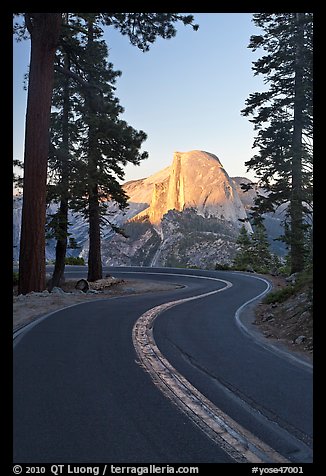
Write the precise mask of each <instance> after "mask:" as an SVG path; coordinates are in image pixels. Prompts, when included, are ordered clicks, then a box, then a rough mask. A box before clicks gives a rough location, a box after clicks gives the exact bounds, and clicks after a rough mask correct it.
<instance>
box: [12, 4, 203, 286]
mask: <svg viewBox="0 0 326 476" xmlns="http://www.w3.org/2000/svg"><path fill="white" fill-rule="evenodd" d="M15 15H23V16H24V20H25V21H24V23H23V24H20V23H19V22H17V23H16V24H15V26H14V32H15V33H16V35H17V38H18V39H22V38H26V37H27V35H26V29H27V30H28V33H29V36H30V38H31V61H30V71H29V83H28V98H27V114H26V134H25V151H24V195H23V210H22V227H21V243H20V258H19V292H20V293H23V294H26V293H28V292H30V291H41V290H43V289H44V288H45V222H46V180H47V161H48V155H49V128H50V109H51V96H52V87H53V72H54V59H55V52H56V48H57V44H58V40H59V37H60V34H62V35H61V36H62V37H64V34H65V29H64V27H62V17H63V14H62V13H25V14H20V13H17V14H15ZM72 15H73V16H74V18H76V19H77V20H78V18H80V15H82V14H78V13H73V14H72ZM93 15H94V21H95V23H96V24H97V25H100V24H103V25H113V26H114V27H115V28H117V29H119V30H120V31H121V33H122V34H126V35H128V36H129V38H130V41H131V43H132V44H134V45H136V46H137V47H138V48H140V49H141V50H143V51H147V50H148V49H149V46H150V44H151V43H153V42H154V41H155V39H156V38H157V37H162V38H172V37H173V36H175V34H176V30H175V27H174V24H175V23H176V22H179V21H181V22H182V23H183V24H184V25H191V26H192V28H193V29H194V30H197V29H198V25H194V24H193V17H192V16H191V15H180V14H178V13H172V14H171V13H154V14H153V13H97V14H93ZM74 28H77V31H79V32H81V33H83V31H82V29H80V28H78V25H77V26H74ZM62 72H64V73H65V74H67V75H68V76H70V77H72V76H74V77H75V79H76V75H75V74H72V73H71V72H70V71H69V70H67V69H66V68H62ZM77 77H78V76H77ZM63 213H65V210H63Z"/></svg>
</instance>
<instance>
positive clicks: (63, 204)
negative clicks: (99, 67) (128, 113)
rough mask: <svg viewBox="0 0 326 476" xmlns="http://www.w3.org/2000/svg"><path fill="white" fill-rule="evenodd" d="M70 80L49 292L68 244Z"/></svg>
mask: <svg viewBox="0 0 326 476" xmlns="http://www.w3.org/2000/svg"><path fill="white" fill-rule="evenodd" d="M64 67H65V69H66V70H67V71H69V70H70V61H69V58H68V55H67V54H65V57H64ZM69 83H70V78H69V77H68V76H65V79H64V86H63V110H62V148H61V151H60V152H61V153H60V158H61V201H60V207H59V211H58V213H59V236H58V238H57V243H56V247H55V266H54V270H53V275H52V279H51V286H50V290H51V289H52V288H53V287H54V286H60V285H61V284H62V281H63V280H64V272H65V259H66V252H67V242H68V197H69V112H70V96H69V92H70V89H69Z"/></svg>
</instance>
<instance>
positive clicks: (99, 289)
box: [13, 278, 181, 331]
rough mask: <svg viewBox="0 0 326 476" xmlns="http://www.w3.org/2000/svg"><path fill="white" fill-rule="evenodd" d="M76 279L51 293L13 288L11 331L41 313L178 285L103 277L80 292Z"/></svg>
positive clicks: (157, 290) (175, 287)
mask: <svg viewBox="0 0 326 476" xmlns="http://www.w3.org/2000/svg"><path fill="white" fill-rule="evenodd" d="M76 282H77V281H76V280H75V279H70V280H67V281H66V282H65V284H64V285H63V286H62V289H61V290H60V289H59V290H55V291H54V292H52V293H49V292H47V291H44V292H42V293H33V292H32V293H29V294H26V295H24V296H23V295H20V296H18V295H17V287H14V289H13V330H14V331H15V330H17V329H19V328H20V327H22V326H24V325H25V324H28V323H29V322H32V321H34V320H35V319H37V318H39V317H41V316H43V315H45V314H48V313H50V312H53V311H56V310H59V309H62V308H64V307H67V306H71V305H73V304H78V303H82V302H87V301H92V300H96V299H106V298H112V297H116V296H126V295H133V294H144V293H151V292H155V293H156V292H161V291H171V290H174V289H178V288H180V287H181V286H180V285H177V284H173V283H162V282H159V281H147V280H146V281H145V280H136V279H128V280H121V279H115V278H107V279H103V280H101V283H100V284H99V283H97V284H96V283H94V285H92V284H91V285H90V288H91V290H90V292H87V293H84V292H83V291H77V290H76V289H75V285H76Z"/></svg>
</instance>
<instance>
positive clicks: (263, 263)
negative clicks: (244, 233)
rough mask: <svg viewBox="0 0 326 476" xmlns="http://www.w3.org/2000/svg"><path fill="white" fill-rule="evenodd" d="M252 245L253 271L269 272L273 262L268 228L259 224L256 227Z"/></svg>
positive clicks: (252, 236)
mask: <svg viewBox="0 0 326 476" xmlns="http://www.w3.org/2000/svg"><path fill="white" fill-rule="evenodd" d="M251 243H252V251H251V264H252V267H253V269H254V270H255V271H257V272H258V273H267V272H269V271H270V269H271V265H272V261H273V260H272V255H271V252H270V250H269V243H268V239H267V233H266V228H265V226H264V224H263V223H259V224H257V225H256V226H255V227H254V231H253V234H252V235H251Z"/></svg>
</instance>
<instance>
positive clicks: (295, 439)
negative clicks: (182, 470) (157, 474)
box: [13, 267, 312, 464]
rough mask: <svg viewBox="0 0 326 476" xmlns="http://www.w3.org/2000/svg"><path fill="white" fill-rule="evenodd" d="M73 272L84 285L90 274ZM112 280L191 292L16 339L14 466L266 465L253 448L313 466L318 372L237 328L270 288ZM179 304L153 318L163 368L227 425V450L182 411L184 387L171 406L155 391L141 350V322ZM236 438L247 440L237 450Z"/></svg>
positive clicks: (80, 308) (51, 322)
mask: <svg viewBox="0 0 326 476" xmlns="http://www.w3.org/2000/svg"><path fill="white" fill-rule="evenodd" d="M69 269H70V270H72V269H73V271H71V273H74V275H75V276H76V277H77V276H80V277H82V276H85V275H86V271H85V268H83V267H80V268H76V267H74V268H69ZM135 272H137V275H136V274H135ZM110 273H111V274H113V275H114V276H121V277H125V278H128V277H129V278H139V279H150V280H153V279H155V280H160V281H168V282H172V283H177V284H182V285H184V287H183V288H181V289H176V290H175V291H172V292H171V291H168V292H160V293H155V294H154V293H149V294H145V295H133V296H128V297H127V296H122V297H118V298H109V299H103V300H101V299H97V300H95V301H88V302H86V303H83V304H78V305H74V306H71V307H68V308H66V309H63V310H61V311H57V312H55V313H52V314H51V315H50V316H49V317H47V318H46V319H43V320H41V321H39V322H38V323H37V325H34V326H27V327H26V328H25V330H24V331H23V332H20V334H19V335H18V336H15V337H16V338H15V339H14V376H13V378H14V462H16V463H36V462H37V463H46V462H49V463H101V462H102V463H103V462H113V463H162V464H167V463H179V464H182V463H236V462H240V461H241V454H242V453H243V454H244V450H243V448H249V450H250V448H254V449H253V450H252V453H253V454H254V457H255V455H258V457H261V455H260V454H259V451H258V450H257V451H258V453H257V451H256V450H255V444H256V443H255V442H257V441H258V442H261V444H262V445H263V446H264V445H265V446H266V447H267V448H269V449H271V453H268V452H267V453H264V454H263V457H262V458H263V459H262V460H263V461H265V462H269V461H270V462H273V461H288V462H300V463H304V462H311V461H312V368H311V367H310V366H309V365H308V364H307V363H306V362H305V361H301V360H300V359H297V358H292V357H291V355H287V354H286V353H284V352H278V351H277V349H273V348H270V347H269V345H268V344H266V343H264V341H263V340H261V339H258V338H256V337H255V336H253V335H252V334H251V333H250V332H249V333H247V332H245V329H243V328H240V326H239V323H238V322H237V319H236V318H235V314H236V313H237V310H238V309H239V308H240V307H241V306H242V305H243V304H245V303H248V302H249V301H250V300H252V299H254V298H255V297H256V296H259V295H260V294H262V293H263V292H264V291H265V290H266V287H267V283H266V282H265V281H263V280H261V279H257V277H255V276H253V275H245V274H241V273H231V272H217V271H216V272H214V271H212V272H208V271H199V270H180V269H168V268H165V269H159V268H157V269H156V268H115V269H112V268H110ZM153 273H154V274H153ZM207 278H214V279H207ZM214 291H215V292H214ZM216 291H218V292H216ZM202 294H205V295H206V296H205V297H202V298H200V299H192V300H187V299H186V298H189V297H194V296H199V295H202ZM181 299H184V300H185V301H184V302H182V303H179V304H178V305H174V306H173V307H171V308H169V309H166V310H164V312H162V310H161V312H157V316H156V318H155V322H154V325H153V330H151V329H150V330H149V332H150V333H151V335H152V339H153V342H154V343H155V344H156V346H157V349H158V353H160V354H162V360H164V361H166V362H167V364H166V365H167V366H171V368H172V369H173V372H174V373H175V374H176V375H179V376H180V375H181V376H182V378H183V379H184V381H185V382H186V383H187V385H188V384H189V387H191V388H194V389H195V390H194V392H195V393H196V392H197V393H198V395H199V400H200V399H201V398H202V399H203V401H204V400H205V401H207V402H208V403H209V405H211V407H212V408H213V409H214V411H215V413H216V412H217V413H216V414H218V415H220V416H221V419H222V420H221V421H222V425H223V421H224V420H223V418H224V416H225V418H226V419H227V418H229V420H225V421H227V422H228V425H229V426H228V428H226V429H224V430H223V431H224V432H225V434H226V435H227V438H226V440H227V441H228V442H229V443H226V445H223V444H219V436H218V437H217V439H214V438H212V437H211V435H210V432H211V430H209V431H208V432H207V431H206V432H205V431H203V428H202V426H201V423H200V419H202V421H204V420H205V415H204V416H203V417H202V416H201V414H200V415H199V416H198V417H196V418H197V423H196V422H195V421H196V418H195V419H194V418H191V415H190V416H189V412H188V413H187V412H186V411H184V409H183V408H182V406H183V405H184V404H185V399H186V395H185V394H184V395H185V396H183V394H182V391H183V390H182V389H181V390H180V392H181V393H180V395H179V396H178V395H177V396H176V397H175V399H174V397H173V398H172V397H170V396H169V394H168V392H165V391H164V388H161V387H162V386H161V387H160V385H158V383H157V382H156V383H154V381H153V375H152V374H151V371H150V370H148V369H146V368H144V363H141V356H140V355H139V353H138V352H136V350H135V346H134V341H133V328H134V325H135V323H136V321H137V320H138V319H139V318H140V316H142V315H144V313H146V312H147V311H149V310H151V309H153V308H155V307H157V306H160V305H163V304H165V303H168V302H171V301H178V300H181ZM247 307H248V306H247ZM159 309H160V308H159ZM244 314H245V311H243V313H242V315H243V316H244ZM242 315H241V316H242ZM241 316H240V317H241ZM238 317H239V316H238ZM146 358H147V357H144V359H145V360H146ZM145 364H146V362H145ZM159 374H160V372H158V374H157V375H159ZM180 378H181V377H180ZM154 380H155V377H154ZM163 387H164V386H163ZM178 391H179V390H177V391H176V392H175V393H176V394H177V393H178ZM189 398H193V397H192V396H191V395H190V397H189ZM173 400H176V401H173ZM199 406H201V407H203V408H204V407H205V405H204V404H203V403H202V402H200V404H199ZM190 413H191V411H190ZM219 418H220V417H217V420H219ZM208 419H209V418H208ZM230 422H231V423H230ZM232 422H233V423H234V427H232V425H233V423H232ZM214 424H216V425H220V423H219V421H217V423H216V422H215V423H214ZM238 428H240V430H241V429H244V432H245V433H242V436H241V437H239V438H240V440H241V441H240V440H239V441H240V443H239V445H238V446H237V447H235V446H234V445H233V443H232V441H231V440H232V438H233V436H232V435H233V434H234V433H235V434H236V433H237V431H238ZM240 430H239V431H240ZM217 433H218V432H217ZM243 435H245V436H243ZM233 446H234V448H235V450H234V452H233V449H232V447H233ZM258 446H259V444H258ZM265 446H264V448H265ZM230 448H231V449H230ZM249 453H250V452H249ZM249 453H248V454H249ZM250 454H251V453H250ZM266 454H267V455H268V454H272V456H271V460H269V459H268V458H269V456H266ZM239 455H240V456H239ZM239 458H240V460H239ZM244 458H249V459H247V461H254V460H251V459H250V458H251V456H249V457H248V456H244ZM264 458H265V459H264ZM266 458H267V459H266ZM273 458H276V459H273ZM277 458H280V459H279V460H278V459H277ZM244 462H245V459H244Z"/></svg>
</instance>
